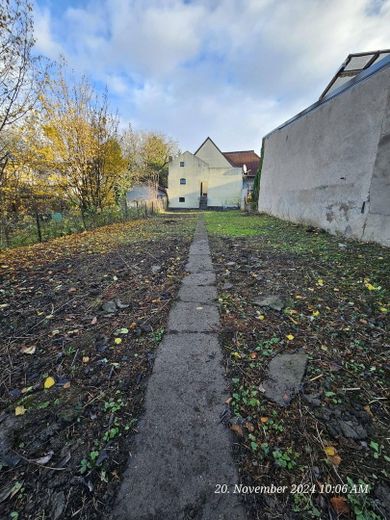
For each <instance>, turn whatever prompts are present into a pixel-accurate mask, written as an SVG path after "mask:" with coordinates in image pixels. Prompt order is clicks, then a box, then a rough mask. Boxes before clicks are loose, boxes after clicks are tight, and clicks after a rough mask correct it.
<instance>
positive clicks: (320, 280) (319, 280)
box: [317, 278, 324, 287]
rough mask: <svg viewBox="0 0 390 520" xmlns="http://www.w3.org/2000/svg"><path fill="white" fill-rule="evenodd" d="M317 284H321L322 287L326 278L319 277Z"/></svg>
mask: <svg viewBox="0 0 390 520" xmlns="http://www.w3.org/2000/svg"><path fill="white" fill-rule="evenodd" d="M317 285H319V286H320V287H322V286H323V285H324V280H323V279H322V278H318V280H317Z"/></svg>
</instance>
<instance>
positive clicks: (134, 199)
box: [126, 184, 168, 208]
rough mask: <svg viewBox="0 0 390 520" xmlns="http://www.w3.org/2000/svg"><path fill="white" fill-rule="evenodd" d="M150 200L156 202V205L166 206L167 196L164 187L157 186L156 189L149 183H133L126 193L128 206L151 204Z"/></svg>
mask: <svg viewBox="0 0 390 520" xmlns="http://www.w3.org/2000/svg"><path fill="white" fill-rule="evenodd" d="M152 202H156V203H157V206H158V207H161V208H166V207H167V204H168V197H167V192H166V190H165V188H163V187H162V186H159V187H158V188H157V190H156V189H155V188H154V187H153V186H150V185H149V184H135V185H134V186H133V187H132V188H131V190H129V191H128V192H127V194H126V204H127V207H128V208H134V207H138V206H140V205H141V206H142V205H144V204H151V203H152Z"/></svg>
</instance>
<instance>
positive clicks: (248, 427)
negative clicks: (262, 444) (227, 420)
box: [244, 421, 255, 432]
mask: <svg viewBox="0 0 390 520" xmlns="http://www.w3.org/2000/svg"><path fill="white" fill-rule="evenodd" d="M244 426H245V428H246V429H247V430H248V431H249V432H254V431H255V427H254V426H253V424H252V423H251V422H249V421H246V423H245V424H244Z"/></svg>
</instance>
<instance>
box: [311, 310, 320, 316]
mask: <svg viewBox="0 0 390 520" xmlns="http://www.w3.org/2000/svg"><path fill="white" fill-rule="evenodd" d="M312 315H313V316H315V317H317V316H319V315H320V311H314V312H313V313H312Z"/></svg>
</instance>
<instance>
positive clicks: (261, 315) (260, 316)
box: [257, 314, 265, 321]
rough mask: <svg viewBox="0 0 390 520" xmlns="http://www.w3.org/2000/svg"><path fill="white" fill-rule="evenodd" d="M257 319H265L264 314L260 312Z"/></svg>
mask: <svg viewBox="0 0 390 520" xmlns="http://www.w3.org/2000/svg"><path fill="white" fill-rule="evenodd" d="M257 319H258V320H260V321H263V320H265V316H264V314H260V315H259V316H258V317H257Z"/></svg>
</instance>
